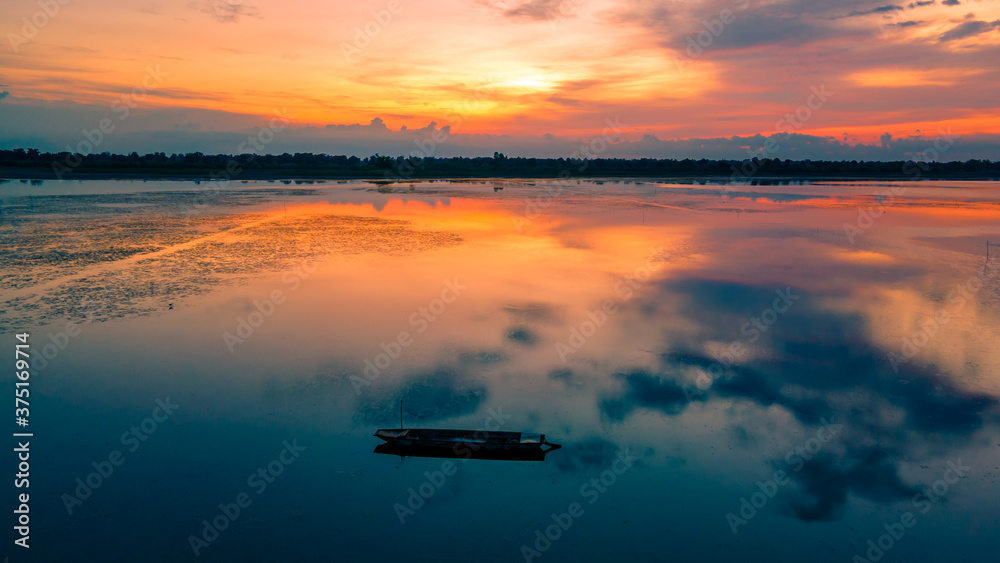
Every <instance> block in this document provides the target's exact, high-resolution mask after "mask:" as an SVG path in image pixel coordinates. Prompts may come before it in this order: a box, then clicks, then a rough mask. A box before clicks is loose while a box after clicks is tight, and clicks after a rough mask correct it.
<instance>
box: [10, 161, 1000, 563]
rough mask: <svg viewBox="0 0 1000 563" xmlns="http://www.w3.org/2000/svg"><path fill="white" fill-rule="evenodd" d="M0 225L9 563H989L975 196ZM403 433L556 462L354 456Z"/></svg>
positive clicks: (994, 410) (475, 193) (586, 190)
mask: <svg viewBox="0 0 1000 563" xmlns="http://www.w3.org/2000/svg"><path fill="white" fill-rule="evenodd" d="M0 203H2V215H0V241H2V242H3V245H2V248H0V253H2V255H3V266H2V270H3V271H2V278H0V291H2V297H0V332H2V346H0V350H2V351H0V357H2V358H5V360H4V361H6V362H9V363H14V357H13V356H14V348H15V343H16V339H15V334H19V333H23V332H27V333H29V334H30V337H29V343H30V346H31V348H30V350H31V354H32V363H33V366H32V367H33V370H32V373H31V377H30V383H31V385H30V423H29V426H28V427H26V428H23V427H18V426H15V425H14V424H13V422H14V421H11V428H12V431H13V432H19V431H30V432H32V433H33V434H34V435H33V437H32V438H31V439H30V451H31V456H30V464H31V467H30V489H16V488H15V487H14V486H13V482H9V484H8V489H9V491H8V492H9V494H8V496H7V502H8V504H7V506H9V507H10V508H9V509H8V510H13V509H15V508H17V505H16V504H15V498H16V494H18V493H24V492H26V491H27V492H30V501H31V502H30V525H31V529H30V544H31V549H30V551H28V550H22V549H21V548H19V547H16V546H14V545H13V544H12V543H8V546H11V547H8V548H7V550H6V553H8V554H9V555H10V559H11V561H21V560H38V561H43V560H47V561H184V560H193V559H199V560H203V561H329V560H343V561H525V560H528V561H544V562H549V561H551V562H559V561H566V562H579V561H705V562H708V561H750V562H754V561H761V562H763V561H768V562H771V561H802V560H810V561H817V562H819V561H844V562H846V561H858V560H865V561H874V560H876V559H881V560H885V561H917V560H920V561H982V560H986V559H988V558H989V557H990V555H989V554H995V552H996V538H997V534H998V532H1000V432H998V429H1000V417H998V413H1000V408H998V399H1000V346H998V336H1000V323H998V320H1000V282H998V278H1000V275H998V273H1000V261H994V260H990V261H989V262H987V260H986V251H987V246H986V244H987V241H992V242H996V243H997V244H998V247H997V248H995V249H993V248H992V247H990V253H991V255H993V254H994V253H996V254H1000V186H998V185H997V184H996V183H989V182H815V183H802V182H778V181H774V182H759V183H758V185H749V184H742V185H730V184H721V185H720V184H716V183H712V182H688V183H675V182H672V181H654V180H648V179H644V180H608V181H579V182H578V181H569V182H557V181H549V180H504V181H495V182H494V181H433V182H414V183H412V184H378V185H377V184H373V183H367V182H241V183H232V184H230V185H228V186H223V187H221V188H220V187H219V186H214V185H212V184H209V183H204V182H203V183H198V184H196V183H193V182H142V181H82V182H48V181H46V182H34V183H23V182H17V181H14V182H6V183H3V184H0ZM68 323H72V324H68ZM14 381H15V379H13V378H9V377H8V378H5V380H4V384H3V390H2V392H3V393H4V394H6V396H8V397H10V396H11V395H13V393H14ZM400 400H402V401H403V406H404V413H403V416H404V425H406V426H413V427H431V428H465V429H481V428H488V429H491V430H497V429H499V430H510V431H526V432H529V431H530V432H541V433H544V434H546V436H547V438H548V440H549V441H552V442H556V443H559V444H562V445H563V448H562V449H560V450H557V451H554V452H551V453H550V454H548V455H547V457H546V460H545V461H544V462H515V461H484V460H442V459H433V458H415V457H407V458H399V457H395V456H389V455H377V454H374V453H373V449H374V447H375V446H376V445H377V444H378V443H379V440H377V439H376V438H374V437H373V436H372V434H373V432H374V431H375V430H376V429H377V428H395V427H398V426H399V410H398V409H399V401H400ZM12 414H13V413H12ZM15 440H16V439H15V438H13V437H12V438H11V442H12V447H17V443H16V441H15ZM7 455H8V456H10V457H8V461H7V462H5V464H6V465H5V466H6V467H8V469H9V471H10V474H13V473H15V471H14V469H15V464H16V459H15V455H16V454H14V453H9V454H7ZM78 479H79V480H78ZM8 515H9V516H8V530H9V532H8V535H9V536H10V539H9V541H11V542H12V541H13V540H14V539H16V538H17V537H19V536H18V535H17V532H14V531H13V530H11V527H12V526H14V525H16V523H15V519H14V516H13V515H11V513H10V512H8ZM869 542H870V543H869ZM856 557H857V558H860V559H856Z"/></svg>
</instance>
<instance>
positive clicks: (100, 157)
mask: <svg viewBox="0 0 1000 563" xmlns="http://www.w3.org/2000/svg"><path fill="white" fill-rule="evenodd" d="M72 174H111V175H114V174H120V175H143V176H160V175H163V176H193V177H212V176H216V175H224V174H228V175H230V176H241V177H244V178H262V177H263V178H279V177H280V178H287V177H301V178H309V177H312V178H336V177H346V178H358V177H364V178H376V179H381V178H385V179H396V180H406V179H409V178H448V177H490V176H506V177H542V178H547V177H560V176H561V177H564V178H569V177H577V178H583V177H597V176H724V177H727V178H733V179H736V180H747V181H752V180H754V179H755V178H766V177H792V178H798V177H802V178H817V177H833V178H836V177H845V178H902V179H906V178H1000V162H998V161H991V160H968V161H965V162H923V161H888V162H884V161H863V160H862V161H858V160H849V161H848V160H844V161H826V160H787V159H786V160H781V159H777V158H764V159H757V158H753V159H744V160H709V159H705V158H702V159H700V160H693V159H690V158H685V159H683V160H677V159H672V158H633V159H626V158H596V159H566V158H524V157H507V156H505V155H503V154H501V153H494V155H493V157H471V158H469V157H453V158H436V157H427V158H421V159H415V158H407V157H402V156H399V157H395V158H393V157H390V156H384V155H379V154H375V155H372V156H369V157H367V158H358V157H356V156H344V155H329V154H313V153H295V154H288V153H285V154H264V155H258V154H241V155H228V154H215V155H208V154H202V153H200V152H193V153H186V154H170V155H168V154H166V153H162V152H156V153H150V154H145V155H140V154H138V153H135V152H133V153H130V154H112V153H108V152H102V153H96V154H89V155H79V154H73V153H68V152H61V153H43V152H39V151H38V150H35V149H14V150H0V175H9V176H14V175H27V176H31V175H34V176H37V177H47V176H58V177H65V176H67V175H72Z"/></svg>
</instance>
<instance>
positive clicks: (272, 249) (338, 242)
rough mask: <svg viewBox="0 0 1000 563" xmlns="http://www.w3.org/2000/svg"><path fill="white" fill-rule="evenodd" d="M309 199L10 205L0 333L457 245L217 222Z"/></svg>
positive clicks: (407, 230) (113, 199) (309, 226)
mask: <svg viewBox="0 0 1000 563" xmlns="http://www.w3.org/2000/svg"><path fill="white" fill-rule="evenodd" d="M311 194H312V190H301V189H298V190H295V189H286V190H260V189H255V190H226V191H225V192H219V193H217V194H215V195H214V196H212V205H211V206H206V207H201V208H195V207H193V206H194V205H196V204H197V202H196V200H195V199H194V198H193V197H192V194H191V192H168V193H164V192H160V193H142V194H112V195H94V196H59V197H55V196H53V197H37V198H15V199H14V203H13V204H12V205H5V207H4V209H3V214H2V220H3V222H2V224H0V260H2V262H0V263H3V264H4V268H3V270H2V271H0V290H3V292H4V293H3V297H0V331H5V330H7V329H9V328H11V327H13V326H18V325H20V326H33V325H40V324H49V323H51V322H55V321H58V320H60V319H68V320H74V321H87V320H89V321H102V320H107V319H111V318H120V317H129V316H136V315H148V314H151V313H153V312H155V311H161V310H166V309H169V308H171V307H172V306H173V304H175V303H177V302H178V301H180V300H182V299H184V298H186V297H190V296H193V295H197V294H201V293H205V292H208V291H212V290H214V289H217V288H219V287H223V286H228V285H233V284H241V283H246V282H247V281H249V280H250V279H252V278H254V277H257V276H261V275H266V274H269V273H274V272H278V271H282V270H284V269H286V268H289V267H292V266H294V265H295V264H300V263H302V262H304V261H308V260H311V259H314V260H321V259H323V258H324V257H326V256H329V255H335V254H352V255H353V254H363V253H380V254H387V255H402V254H408V253H415V252H424V251H427V250H431V249H435V248H444V247H448V246H452V245H455V244H458V243H460V242H461V238H460V237H459V236H458V235H456V234H453V233H448V232H437V231H426V230H415V229H413V228H412V227H411V226H410V224H409V223H408V222H406V221H401V220H391V219H381V218H373V217H357V216H350V215H336V214H330V213H327V214H323V213H317V214H311V215H301V214H296V215H292V216H291V217H285V216H282V215H275V216H269V215H265V214H261V213H243V214H240V213H233V212H231V211H230V212H229V213H223V212H225V211H226V209H225V208H226V207H237V206H242V205H256V204H259V203H261V202H266V201H268V200H269V198H274V197H275V196H281V197H282V198H287V197H288V196H295V195H311ZM195 195H196V196H197V195H199V194H197V193H196V194H195ZM200 195H204V194H200ZM28 199H33V200H36V201H34V202H29V201H24V200H28ZM52 200H63V201H56V202H54V201H52ZM5 203H9V201H8V202H5ZM219 205H221V206H222V207H223V209H219Z"/></svg>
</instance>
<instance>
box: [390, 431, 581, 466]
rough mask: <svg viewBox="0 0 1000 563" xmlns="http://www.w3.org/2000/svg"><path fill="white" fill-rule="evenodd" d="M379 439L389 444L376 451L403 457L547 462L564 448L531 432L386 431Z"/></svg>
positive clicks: (543, 435) (543, 436)
mask: <svg viewBox="0 0 1000 563" xmlns="http://www.w3.org/2000/svg"><path fill="white" fill-rule="evenodd" d="M375 437H377V438H381V439H382V440H384V441H385V443H384V444H379V445H378V446H377V447H376V448H375V453H380V454H392V455H398V456H402V457H406V456H414V457H441V458H463V459H502V460H512V461H544V460H545V454H547V453H549V452H551V451H553V450H557V449H559V448H561V447H562V446H560V445H559V444H553V443H551V442H547V441H546V440H545V434H534V433H528V432H488V431H486V430H448V429H436V428H399V429H385V428H383V429H379V430H377V431H376V432H375Z"/></svg>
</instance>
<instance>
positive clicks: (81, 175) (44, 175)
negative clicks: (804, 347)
mask: <svg viewBox="0 0 1000 563" xmlns="http://www.w3.org/2000/svg"><path fill="white" fill-rule="evenodd" d="M61 176H62V178H60V177H59V175H57V174H55V173H53V172H48V171H41V170H17V171H12V170H2V169H0V181H3V180H6V181H16V180H67V181H69V180H162V181H196V180H197V181H213V180H221V178H219V175H218V174H211V173H207V172H195V173H163V172H132V173H120V172H72V173H68V174H62V175H61ZM497 179H501V180H540V179H541V180H548V179H552V180H558V179H559V176H558V175H545V174H537V175H531V176H526V175H524V174H489V175H472V174H447V175H445V174H441V175H437V174H430V175H419V176H418V175H413V176H410V177H407V178H385V177H384V172H383V173H382V175H381V176H380V175H378V174H353V173H351V174H336V173H330V172H325V171H303V172H301V173H297V174H294V173H291V174H290V173H288V172H287V171H284V170H281V171H278V170H275V171H246V172H243V173H241V174H239V175H236V176H233V177H229V178H226V179H225V181H229V182H238V181H241V180H248V181H249V180H270V181H291V182H295V181H333V180H362V181H369V182H372V183H379V184H401V183H412V182H423V181H431V180H481V181H489V180H497ZM630 179H641V180H649V179H664V180H670V179H682V180H693V179H698V180H706V181H712V182H720V183H737V184H750V185H753V184H754V183H762V182H781V181H796V180H798V181H808V182H834V181H836V182H852V181H869V182H873V181H874V182H878V181H949V180H950V181H977V182H1000V176H998V175H996V174H929V173H924V174H921V175H920V177H917V178H914V177H912V175H907V174H894V175H886V174H881V175H870V176H865V175H856V174H855V175H846V174H845V175H831V174H816V175H806V174H802V175H769V176H765V175H759V176H744V177H741V178H739V181H737V182H733V181H732V176H720V175H713V174H704V173H696V172H691V173H672V174H634V173H632V174H594V175H588V174H574V175H572V176H570V177H569V178H564V180H566V181H572V180H630Z"/></svg>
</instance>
